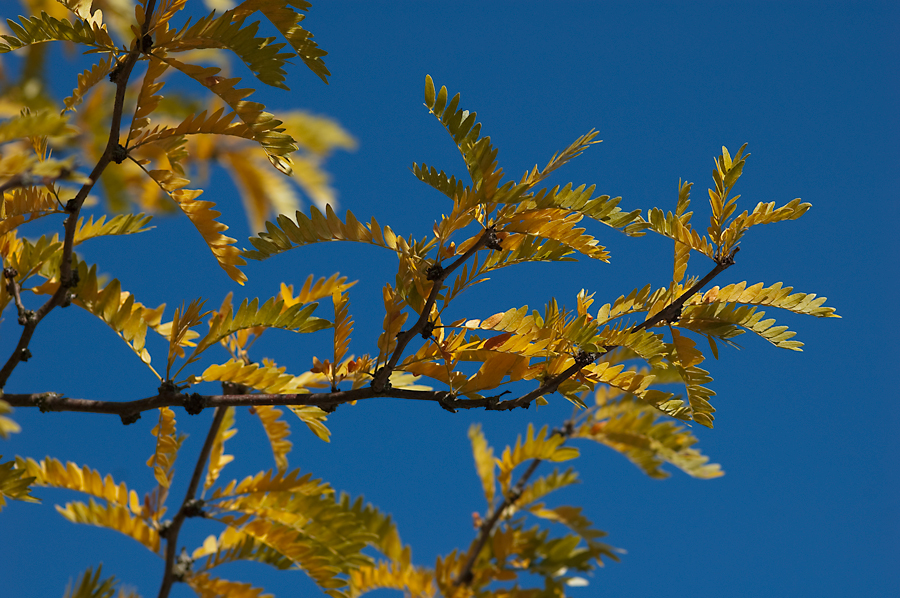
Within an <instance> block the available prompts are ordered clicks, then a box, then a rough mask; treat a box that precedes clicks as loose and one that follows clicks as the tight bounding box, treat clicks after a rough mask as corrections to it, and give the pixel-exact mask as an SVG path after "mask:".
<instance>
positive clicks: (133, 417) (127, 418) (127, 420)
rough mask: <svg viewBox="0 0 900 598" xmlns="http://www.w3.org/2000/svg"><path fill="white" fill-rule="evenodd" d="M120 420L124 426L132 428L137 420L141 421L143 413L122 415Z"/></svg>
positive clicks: (136, 412)
mask: <svg viewBox="0 0 900 598" xmlns="http://www.w3.org/2000/svg"><path fill="white" fill-rule="evenodd" d="M119 418H120V419H121V420H122V425H123V426H130V425H131V424H133V423H135V422H136V421H137V420H139V419H141V412H140V411H135V412H133V413H121V414H119Z"/></svg>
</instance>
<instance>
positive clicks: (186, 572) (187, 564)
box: [172, 548, 194, 581]
mask: <svg viewBox="0 0 900 598" xmlns="http://www.w3.org/2000/svg"><path fill="white" fill-rule="evenodd" d="M193 568H194V559H192V558H191V557H190V556H189V555H188V553H187V549H186V548H182V549H181V554H179V555H178V557H177V558H176V559H175V564H174V565H173V566H172V579H173V580H175V581H184V580H185V579H187V578H188V577H189V576H190V574H191V570H192V569H193Z"/></svg>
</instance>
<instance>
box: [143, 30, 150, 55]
mask: <svg viewBox="0 0 900 598" xmlns="http://www.w3.org/2000/svg"><path fill="white" fill-rule="evenodd" d="M152 49H153V36H152V35H150V34H149V33H145V34H144V36H143V37H142V38H141V52H143V53H144V54H148V53H149V52H150V50H152Z"/></svg>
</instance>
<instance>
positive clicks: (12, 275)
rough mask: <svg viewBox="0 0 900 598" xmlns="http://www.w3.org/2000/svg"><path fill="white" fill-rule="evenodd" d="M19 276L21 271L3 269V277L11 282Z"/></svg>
mask: <svg viewBox="0 0 900 598" xmlns="http://www.w3.org/2000/svg"><path fill="white" fill-rule="evenodd" d="M18 275H19V271H18V270H16V269H15V268H3V276H4V277H5V278H7V279H9V280H12V279H14V278H15V277H16V276H18Z"/></svg>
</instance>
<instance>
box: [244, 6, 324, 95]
mask: <svg viewBox="0 0 900 598" xmlns="http://www.w3.org/2000/svg"><path fill="white" fill-rule="evenodd" d="M309 7H310V3H309V2H306V1H305V0H244V2H242V3H241V4H240V5H239V6H237V7H236V8H235V9H234V12H235V16H236V17H244V16H246V15H247V14H250V13H252V12H254V11H257V10H258V11H260V12H261V13H262V14H263V15H265V17H266V18H267V19H269V21H270V22H271V23H272V25H274V26H275V28H276V29H277V30H278V31H279V32H280V33H281V35H283V36H284V38H285V39H286V40H287V42H288V43H289V44H290V45H291V47H292V48H293V49H294V51H295V52H297V55H298V56H300V59H301V60H302V61H303V63H304V64H305V65H306V66H307V67H309V69H310V70H311V71H312V72H314V73H315V74H316V75H318V76H319V78H320V79H322V81H324V82H325V83H328V76H329V75H331V73H330V72H329V71H328V69H327V68H326V67H325V63H324V62H323V61H322V57H323V56H325V55H326V54H328V53H327V52H325V51H324V50H322V49H321V48H319V46H318V45H317V44H316V42H314V41H313V39H312V38H313V34H312V33H310V32H309V31H306V30H305V29H304V28H303V27H301V26H300V22H301V21H303V19H305V18H306V15H305V14H303V13H301V12H298V11H307V10H309Z"/></svg>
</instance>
